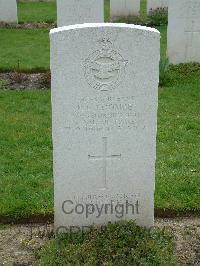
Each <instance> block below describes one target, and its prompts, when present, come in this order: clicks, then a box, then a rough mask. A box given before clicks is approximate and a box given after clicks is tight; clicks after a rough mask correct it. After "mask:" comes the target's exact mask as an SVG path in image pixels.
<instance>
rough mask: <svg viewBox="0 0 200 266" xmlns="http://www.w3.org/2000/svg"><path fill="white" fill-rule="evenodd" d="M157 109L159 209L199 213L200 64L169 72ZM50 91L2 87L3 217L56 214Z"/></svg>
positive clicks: (0, 212)
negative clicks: (5, 89) (6, 89)
mask: <svg viewBox="0 0 200 266" xmlns="http://www.w3.org/2000/svg"><path fill="white" fill-rule="evenodd" d="M166 75H167V77H168V81H167V86H165V87H163V88H162V89H160V93H159V112H158V139H157V143H158V145H157V167H156V194H155V208H156V209H161V210H162V211H163V210H166V209H167V210H170V211H173V212H174V213H176V214H179V213H183V212H184V213H186V212H190V211H191V212H193V211H200V208H199V187H200V157H199V147H200V136H199V131H200V127H199V110H200V67H199V65H196V64H194V65H181V66H174V67H170V68H169V70H167V73H166ZM50 109H51V107H50V91H41V90H40V91H39V90H31V91H12V92H11V91H0V132H1V138H0V149H1V153H0V176H1V178H0V198H1V201H0V216H1V217H2V216H4V217H10V218H12V219H16V218H26V217H30V216H32V215H41V214H53V179H52V144H51V115H50Z"/></svg>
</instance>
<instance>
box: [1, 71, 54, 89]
mask: <svg viewBox="0 0 200 266" xmlns="http://www.w3.org/2000/svg"><path fill="white" fill-rule="evenodd" d="M50 87H51V74H50V72H45V73H23V72H18V71H13V72H6V73H0V90H30V89H49V88H50Z"/></svg>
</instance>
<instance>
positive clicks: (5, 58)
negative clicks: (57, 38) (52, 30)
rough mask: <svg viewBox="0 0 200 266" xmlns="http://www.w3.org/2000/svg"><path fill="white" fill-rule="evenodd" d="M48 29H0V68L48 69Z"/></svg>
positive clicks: (3, 69)
mask: <svg viewBox="0 0 200 266" xmlns="http://www.w3.org/2000/svg"><path fill="white" fill-rule="evenodd" d="M48 34H49V30H47V29H40V30H27V29H20V30H17V29H0V36H1V37H0V39H1V41H0V58H1V60H0V70H2V71H5V70H10V69H16V67H17V66H18V63H19V66H20V69H22V70H29V71H30V70H39V69H41V70H47V69H49V36H48Z"/></svg>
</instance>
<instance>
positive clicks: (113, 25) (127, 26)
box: [50, 23, 160, 35]
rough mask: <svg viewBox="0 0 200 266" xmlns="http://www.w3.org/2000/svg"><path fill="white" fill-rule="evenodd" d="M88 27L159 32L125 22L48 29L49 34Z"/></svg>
mask: <svg viewBox="0 0 200 266" xmlns="http://www.w3.org/2000/svg"><path fill="white" fill-rule="evenodd" d="M87 28H88V29H89V28H124V29H136V30H141V31H146V32H152V33H156V34H160V32H159V31H158V30H157V29H154V28H150V27H145V26H140V25H135V24H126V23H84V24H74V25H69V26H64V27H59V28H55V29H52V30H50V35H52V34H55V33H60V32H64V31H70V30H78V29H87Z"/></svg>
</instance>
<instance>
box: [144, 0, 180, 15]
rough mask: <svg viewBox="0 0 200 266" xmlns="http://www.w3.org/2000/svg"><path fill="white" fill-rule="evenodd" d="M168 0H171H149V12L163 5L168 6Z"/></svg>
mask: <svg viewBox="0 0 200 266" xmlns="http://www.w3.org/2000/svg"><path fill="white" fill-rule="evenodd" d="M168 1H169V0H147V12H148V13H149V12H150V11H151V10H155V9H157V8H161V7H162V8H163V7H168ZM174 1H176V0H174Z"/></svg>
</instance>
